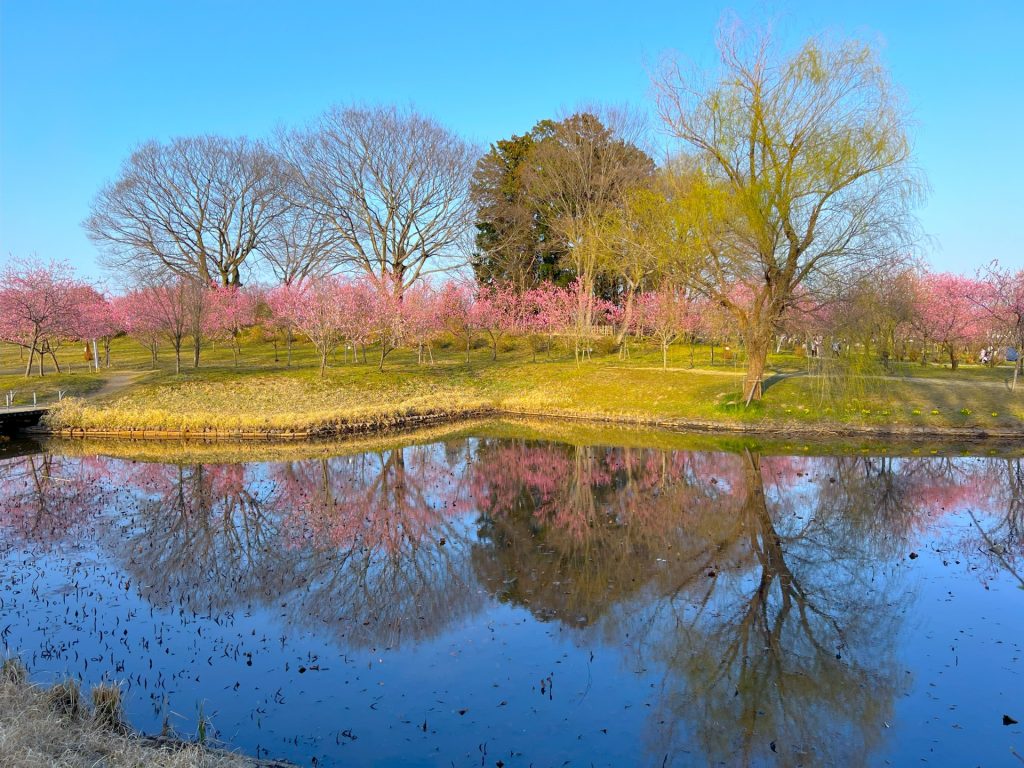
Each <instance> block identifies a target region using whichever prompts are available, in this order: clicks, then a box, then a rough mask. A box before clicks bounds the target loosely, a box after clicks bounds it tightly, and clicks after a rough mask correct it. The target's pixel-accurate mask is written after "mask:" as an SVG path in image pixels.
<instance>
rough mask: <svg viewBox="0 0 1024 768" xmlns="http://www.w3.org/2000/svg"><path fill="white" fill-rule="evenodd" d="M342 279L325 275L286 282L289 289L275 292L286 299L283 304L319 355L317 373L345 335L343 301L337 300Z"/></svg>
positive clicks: (325, 367) (342, 288)
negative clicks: (315, 278)
mask: <svg viewBox="0 0 1024 768" xmlns="http://www.w3.org/2000/svg"><path fill="white" fill-rule="evenodd" d="M344 290H345V281H344V280H343V279H341V278H338V277H324V278H321V279H320V280H311V281H308V282H304V283H301V284H299V285H298V286H295V285H292V286H289V288H288V291H289V293H288V294H287V295H286V294H283V293H280V294H278V295H279V296H281V297H283V298H287V299H289V300H290V301H289V303H288V304H287V305H286V306H284V307H283V309H284V311H285V312H287V313H288V315H289V319H290V320H291V322H292V323H293V324H294V326H295V327H296V328H297V329H298V330H299V331H301V332H302V333H303V334H304V335H305V336H306V337H307V338H308V339H309V340H310V342H312V344H313V346H314V347H316V350H317V352H318V353H319V355H320V376H321V377H323V376H324V374H325V372H326V370H327V358H328V357H329V356H330V354H331V353H332V352H333V351H334V350H335V349H337V348H338V345H339V344H341V342H342V341H343V340H344V338H345V334H344V327H345V306H344V304H345V302H343V301H340V300H339V299H340V298H342V296H341V294H343V292H344Z"/></svg>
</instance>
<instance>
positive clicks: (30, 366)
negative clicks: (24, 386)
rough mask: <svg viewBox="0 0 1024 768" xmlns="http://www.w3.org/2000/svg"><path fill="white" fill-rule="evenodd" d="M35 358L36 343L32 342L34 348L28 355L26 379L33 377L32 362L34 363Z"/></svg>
mask: <svg viewBox="0 0 1024 768" xmlns="http://www.w3.org/2000/svg"><path fill="white" fill-rule="evenodd" d="M35 356H36V343H35V342H34V341H33V342H32V348H31V349H30V350H29V353H28V365H26V366H25V378H26V379H27V378H28V377H29V376H31V375H32V362H33V359H34V358H35Z"/></svg>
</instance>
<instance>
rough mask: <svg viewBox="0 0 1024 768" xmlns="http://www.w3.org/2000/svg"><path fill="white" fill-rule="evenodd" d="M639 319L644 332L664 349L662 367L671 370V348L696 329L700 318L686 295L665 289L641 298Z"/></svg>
mask: <svg viewBox="0 0 1024 768" xmlns="http://www.w3.org/2000/svg"><path fill="white" fill-rule="evenodd" d="M637 310H638V311H637V313H636V318H637V321H638V323H639V326H640V327H641V328H642V330H643V331H644V332H645V333H647V334H650V335H651V336H653V337H654V338H655V339H657V340H658V343H659V344H660V345H661V367H662V368H668V348H669V347H670V346H671V345H672V344H673V343H674V342H675V341H676V340H678V339H680V338H682V337H683V336H685V335H686V334H688V333H691V332H692V331H693V330H694V328H696V326H697V314H696V312H695V308H694V305H693V303H692V302H691V301H690V299H689V297H688V296H687V295H686V294H685V292H683V291H680V290H677V289H672V288H668V287H665V288H662V289H660V290H657V291H651V292H649V293H645V294H643V295H641V296H640V300H639V302H638V306H637Z"/></svg>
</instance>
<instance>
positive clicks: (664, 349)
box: [661, 341, 668, 371]
mask: <svg viewBox="0 0 1024 768" xmlns="http://www.w3.org/2000/svg"><path fill="white" fill-rule="evenodd" d="M661 369H662V370H663V371H666V370H668V344H666V343H665V342H664V341H663V342H661Z"/></svg>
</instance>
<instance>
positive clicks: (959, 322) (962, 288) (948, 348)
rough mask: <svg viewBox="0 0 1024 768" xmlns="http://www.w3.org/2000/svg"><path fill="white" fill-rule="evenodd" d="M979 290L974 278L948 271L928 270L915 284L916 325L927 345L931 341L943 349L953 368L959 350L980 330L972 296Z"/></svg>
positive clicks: (980, 325)
mask: <svg viewBox="0 0 1024 768" xmlns="http://www.w3.org/2000/svg"><path fill="white" fill-rule="evenodd" d="M979 293H981V291H980V289H979V286H978V283H977V282H976V281H975V280H972V279H971V278H969V277H964V276H962V275H955V274H953V273H950V272H942V273H928V274H926V275H924V276H923V277H922V278H921V280H920V281H919V282H918V285H917V295H916V299H915V302H914V306H915V310H916V315H917V320H916V325H917V328H918V330H919V331H920V332H921V333H922V334H923V335H924V337H925V344H926V345H927V343H928V342H934V343H936V344H938V345H939V346H940V347H942V349H943V350H945V352H946V354H947V355H948V356H949V365H950V367H951V368H952V369H953V370H954V371H955V370H956V369H957V368H958V367H959V365H960V352H961V350H962V349H963V348H964V347H965V346H966V345H967V344H968V343H969V342H971V341H973V340H974V339H976V338H977V337H978V336H979V334H980V333H981V330H982V323H981V322H980V313H979V311H978V307H977V304H976V303H975V302H974V301H973V300H972V299H971V297H972V296H976V295H978V294H979ZM922 362H923V360H922Z"/></svg>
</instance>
